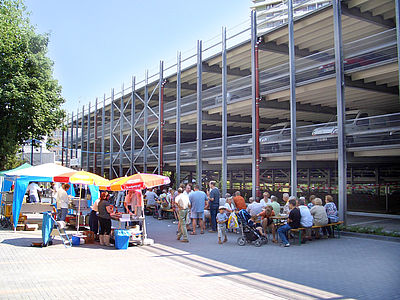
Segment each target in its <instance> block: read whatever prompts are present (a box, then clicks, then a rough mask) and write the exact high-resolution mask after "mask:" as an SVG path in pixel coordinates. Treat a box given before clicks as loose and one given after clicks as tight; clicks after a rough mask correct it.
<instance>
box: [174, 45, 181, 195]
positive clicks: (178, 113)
mask: <svg viewBox="0 0 400 300" xmlns="http://www.w3.org/2000/svg"><path fill="white" fill-rule="evenodd" d="M176 68H177V70H176V181H175V183H176V188H178V187H179V184H180V183H181V53H180V52H178V54H177V64H176Z"/></svg>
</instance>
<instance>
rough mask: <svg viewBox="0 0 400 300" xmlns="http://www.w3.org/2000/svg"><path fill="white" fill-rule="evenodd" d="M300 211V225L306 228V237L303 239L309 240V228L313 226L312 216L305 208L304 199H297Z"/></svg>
mask: <svg viewBox="0 0 400 300" xmlns="http://www.w3.org/2000/svg"><path fill="white" fill-rule="evenodd" d="M298 208H299V210H300V215H301V218H300V225H301V226H302V227H304V228H306V236H305V238H306V239H308V240H311V227H312V226H313V216H312V215H311V213H310V210H309V209H308V207H307V206H306V201H305V199H304V198H300V199H299V206H298Z"/></svg>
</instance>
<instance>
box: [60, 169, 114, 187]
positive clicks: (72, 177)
mask: <svg viewBox="0 0 400 300" xmlns="http://www.w3.org/2000/svg"><path fill="white" fill-rule="evenodd" d="M53 180H54V182H63V183H68V182H71V183H73V184H93V185H97V186H103V187H107V186H110V181H109V180H108V179H105V178H103V177H101V176H99V175H96V174H93V173H90V172H86V171H76V172H68V173H64V174H61V175H58V176H54V177H53Z"/></svg>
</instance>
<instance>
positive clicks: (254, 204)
mask: <svg viewBox="0 0 400 300" xmlns="http://www.w3.org/2000/svg"><path fill="white" fill-rule="evenodd" d="M144 199H145V202H146V209H147V210H148V211H152V212H153V214H154V216H155V217H157V218H158V219H162V218H163V217H164V216H165V215H166V214H167V213H168V212H171V211H172V212H173V215H174V218H175V221H174V223H177V224H178V228H177V240H180V241H181V242H184V243H187V242H189V235H196V234H197V233H198V232H199V231H200V232H199V233H200V234H204V232H205V230H206V226H207V225H208V226H209V228H210V229H209V230H208V232H211V233H217V236H218V243H220V244H223V243H225V242H226V241H227V234H226V232H227V223H228V219H229V216H230V215H231V214H232V213H238V212H239V211H240V210H242V209H244V210H246V211H247V212H248V213H249V214H250V216H251V218H252V221H253V222H254V224H255V225H256V226H257V228H258V229H259V230H260V232H261V233H262V234H263V235H265V236H267V232H271V233H272V238H273V242H274V243H277V242H278V239H277V236H279V238H280V240H281V241H282V244H283V245H284V246H285V247H288V246H290V243H289V242H288V238H287V234H288V232H289V230H290V229H296V228H299V227H303V228H306V234H305V239H308V240H311V239H312V232H311V227H312V226H313V225H318V226H323V225H327V224H329V223H334V222H337V221H338V213H337V208H336V205H335V203H334V202H333V198H332V196H331V195H327V196H325V204H324V206H323V201H322V199H320V198H317V197H316V196H315V195H311V196H310V198H309V201H308V203H306V199H305V198H304V197H299V198H297V197H295V196H289V194H287V193H284V194H283V195H282V200H281V201H279V199H278V197H277V196H274V195H270V193H269V192H264V193H263V197H262V198H261V199H260V198H258V197H256V198H253V197H250V198H249V199H248V201H246V199H245V198H244V197H243V196H242V195H241V192H240V191H236V192H235V193H234V195H233V196H232V195H230V194H229V193H227V194H225V195H224V197H222V196H221V193H220V191H219V189H218V188H217V183H216V182H215V181H210V182H209V184H208V186H207V189H206V190H204V191H202V190H200V187H199V186H198V185H196V184H195V185H193V186H192V185H191V184H181V185H180V186H179V188H178V189H177V190H174V189H173V188H169V189H162V190H160V191H159V193H156V192H155V191H154V189H148V190H147V191H146V193H145V194H144ZM279 202H281V203H282V205H281V204H280V203H279ZM274 216H282V217H284V218H285V217H287V222H286V223H285V224H283V225H282V224H281V223H280V224H277V222H276V221H275V220H274V218H273V217H274ZM232 231H233V232H238V229H237V228H233V229H232ZM322 234H323V237H324V238H327V237H332V232H331V228H330V227H323V228H322ZM314 238H316V239H319V238H321V233H320V232H319V231H317V232H315V236H314Z"/></svg>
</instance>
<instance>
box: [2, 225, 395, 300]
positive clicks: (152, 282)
mask: <svg viewBox="0 0 400 300" xmlns="http://www.w3.org/2000/svg"><path fill="white" fill-rule="evenodd" d="M148 223H149V224H148V228H149V235H150V237H152V238H154V240H155V242H156V244H155V245H154V246H151V247H150V246H146V247H131V248H129V249H128V250H126V251H122V250H121V251H116V250H113V248H105V247H94V246H91V245H87V246H79V247H73V248H72V249H65V248H64V247H63V245H61V244H60V242H57V243H56V245H54V246H51V247H48V248H32V247H29V245H30V243H31V242H32V241H35V240H37V241H39V240H40V232H17V233H13V232H9V231H0V274H1V276H0V298H1V299H3V298H10V299H18V298H20V299H26V298H27V297H28V296H29V298H33V299H42V298H44V297H53V298H68V299H75V298H76V299H78V298H79V299H81V298H83V297H85V298H89V299H94V298H99V297H102V298H103V297H108V298H119V299H121V298H122V299H124V298H128V297H130V298H132V297H137V298H144V297H145V298H150V297H152V298H156V299H182V298H186V299H188V298H195V299H204V298H209V299H216V298H218V299H224V298H238V297H246V298H249V297H250V298H252V299H316V298H317V299H343V298H358V299H400V297H399V295H400V289H399V285H398V278H399V277H398V276H399V274H400V263H399V260H398V254H399V253H400V244H399V243H393V242H386V241H376V240H369V239H361V238H351V237H342V238H341V239H329V240H321V241H315V242H311V243H307V244H305V245H302V246H300V247H299V246H292V247H290V248H283V247H279V246H277V245H272V244H268V245H264V246H262V247H260V248H256V247H255V246H253V245H248V246H244V247H239V246H238V245H237V244H236V241H235V240H236V238H237V235H235V234H230V235H229V237H228V239H229V241H228V243H226V244H224V245H218V244H217V237H216V235H215V234H211V233H208V232H207V233H206V234H204V235H197V236H190V243H188V244H183V243H180V242H178V241H177V240H176V239H175V229H176V225H174V224H172V222H171V221H170V220H163V221H157V220H155V219H153V218H151V217H150V218H148Z"/></svg>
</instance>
